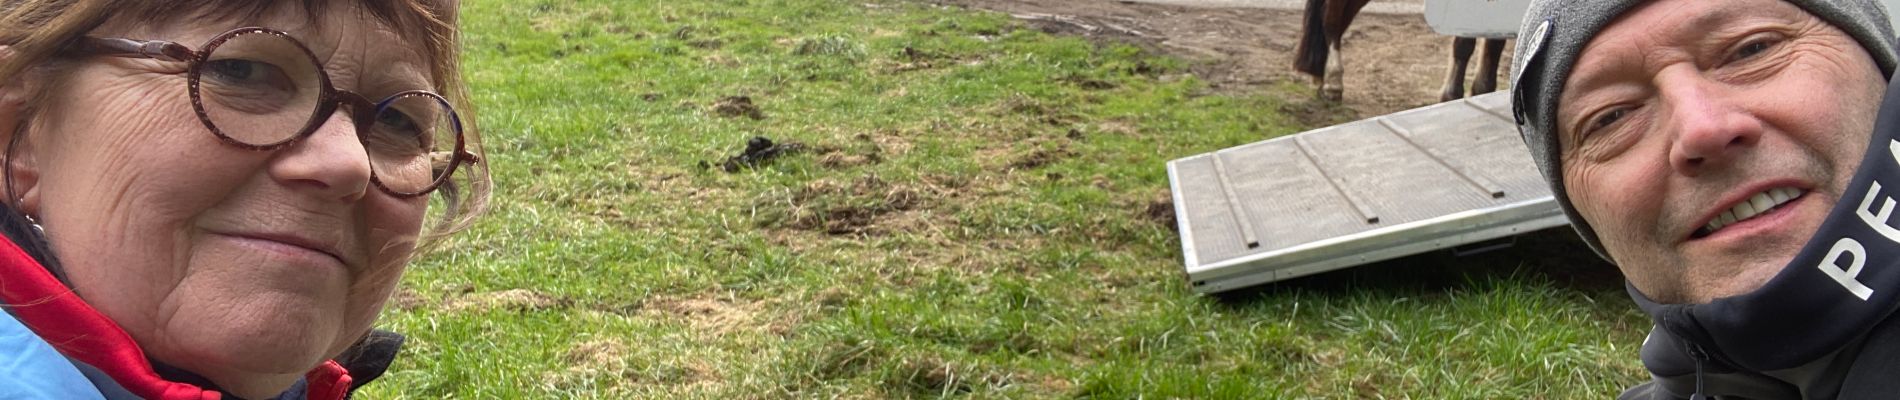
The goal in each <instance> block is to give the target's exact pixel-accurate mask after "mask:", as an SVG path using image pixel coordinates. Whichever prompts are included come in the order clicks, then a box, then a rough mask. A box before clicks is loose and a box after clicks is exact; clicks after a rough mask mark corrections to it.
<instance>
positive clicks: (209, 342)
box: [149, 299, 343, 381]
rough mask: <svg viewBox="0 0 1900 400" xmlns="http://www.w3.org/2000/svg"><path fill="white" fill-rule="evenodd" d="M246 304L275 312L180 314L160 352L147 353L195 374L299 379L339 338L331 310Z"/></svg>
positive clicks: (231, 309) (204, 310) (248, 309)
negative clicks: (277, 376) (291, 376)
mask: <svg viewBox="0 0 1900 400" xmlns="http://www.w3.org/2000/svg"><path fill="white" fill-rule="evenodd" d="M247 300H248V299H247ZM247 303H248V304H251V305H256V306H263V305H265V304H270V303H276V304H277V305H278V306H274V307H243V306H241V305H240V306H235V307H216V306H213V307H201V308H197V309H195V310H180V314H179V315H177V316H175V317H174V318H173V319H171V320H170V321H169V324H168V325H167V326H166V327H165V331H166V332H165V333H163V334H161V337H162V338H163V339H162V340H164V343H163V344H161V346H163V347H164V348H160V349H149V350H150V351H152V353H153V354H152V355H153V356H154V357H155V358H157V359H158V360H159V361H160V362H165V363H167V364H173V365H176V366H178V367H182V368H185V369H186V370H189V371H192V372H195V373H200V374H207V375H208V374H214V373H215V374H258V375H271V374H293V375H301V374H303V373H304V372H306V371H309V370H310V368H311V367H313V366H315V365H316V364H317V363H319V362H322V361H323V360H324V359H325V358H327V357H329V356H330V354H328V353H330V352H331V351H332V348H334V347H336V346H335V345H334V344H335V343H336V342H337V338H338V337H339V336H341V335H340V332H339V330H340V328H341V327H340V326H338V325H339V324H338V323H339V322H341V321H342V320H343V317H342V315H341V313H340V312H332V311H329V310H334V308H329V307H321V306H298V307H284V306H283V305H291V304H298V303H301V302H297V301H282V300H279V301H278V302H263V301H255V302H247ZM260 303H261V304H260ZM211 371H219V372H211ZM207 377H208V378H213V381H219V379H217V377H211V376H207Z"/></svg>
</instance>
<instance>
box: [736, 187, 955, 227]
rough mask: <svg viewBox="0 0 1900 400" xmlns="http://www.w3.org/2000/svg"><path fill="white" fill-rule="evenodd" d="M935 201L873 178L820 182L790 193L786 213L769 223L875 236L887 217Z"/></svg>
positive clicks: (913, 191)
mask: <svg viewBox="0 0 1900 400" xmlns="http://www.w3.org/2000/svg"><path fill="white" fill-rule="evenodd" d="M931 197H934V196H933V195H932V194H931V193H929V192H926V191H923V190H919V189H917V188H914V187H912V186H910V185H905V184H892V183H888V182H885V181H884V180H883V179H879V178H878V177H877V176H875V175H866V176H863V177H861V178H858V179H856V180H853V181H851V182H849V183H839V182H837V181H833V180H829V179H820V180H817V181H813V182H812V183H810V184H807V185H805V187H804V188H801V189H798V190H797V191H796V192H795V193H793V195H792V197H791V199H790V201H789V203H790V204H789V205H788V206H789V208H790V209H789V210H787V211H785V212H783V213H782V214H783V215H778V216H776V217H768V221H770V222H772V223H777V224H780V225H782V226H784V227H788V228H792V229H798V230H807V231H820V232H824V233H826V234H830V235H874V234H883V233H886V232H887V231H886V230H883V229H878V225H879V224H880V223H881V222H884V221H886V220H888V219H889V218H890V217H892V216H894V215H896V214H900V213H905V212H909V211H912V210H916V209H918V208H920V207H921V206H923V205H924V204H925V203H927V202H928V200H929V198H931Z"/></svg>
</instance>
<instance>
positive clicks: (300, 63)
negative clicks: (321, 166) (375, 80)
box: [194, 31, 460, 194]
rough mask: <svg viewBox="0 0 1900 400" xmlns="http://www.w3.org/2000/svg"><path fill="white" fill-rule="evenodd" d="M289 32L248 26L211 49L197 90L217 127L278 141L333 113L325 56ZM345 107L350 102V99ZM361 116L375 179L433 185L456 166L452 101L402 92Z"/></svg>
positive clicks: (406, 186) (246, 137)
mask: <svg viewBox="0 0 1900 400" xmlns="http://www.w3.org/2000/svg"><path fill="white" fill-rule="evenodd" d="M292 40H293V39H291V38H290V37H288V36H284V35H279V34H273V33H270V32H263V31H257V32H243V33H238V34H235V35H233V36H230V37H228V39H227V40H224V41H222V42H219V43H214V44H213V45H212V46H213V47H211V48H208V49H205V52H206V54H207V55H206V56H205V58H204V61H203V62H202V63H200V64H199V66H198V69H199V71H198V81H197V82H198V86H197V90H195V91H194V93H195V95H196V96H198V98H197V99H195V100H197V103H198V104H200V105H201V107H202V110H203V111H204V114H205V115H206V117H207V118H208V119H209V123H210V124H211V125H212V130H213V132H215V133H218V134H219V135H222V136H224V137H226V138H228V139H231V140H235V141H237V142H241V143H244V144H248V145H253V146H260V147H262V146H274V145H278V144H282V143H284V142H288V141H290V140H294V139H296V138H297V137H299V136H301V135H303V134H304V133H305V132H304V130H305V129H306V128H311V127H314V124H313V122H319V121H318V119H323V118H327V117H328V116H327V115H319V113H320V112H321V111H322V109H323V108H324V107H323V106H324V104H322V103H323V100H324V98H323V97H324V78H323V76H324V75H323V70H322V67H321V65H322V64H321V63H319V62H318V61H317V60H316V59H315V58H313V57H311V55H310V53H309V52H308V51H306V50H304V48H303V47H302V46H300V45H298V44H297V43H296V42H294V41H292ZM345 109H347V107H345ZM375 111H376V115H373V116H364V115H354V116H352V117H353V118H372V119H371V120H370V121H368V122H367V123H365V122H364V121H358V123H357V126H358V127H364V128H362V129H359V130H358V131H359V132H358V135H361V139H362V142H363V147H364V149H365V150H366V152H367V153H368V154H369V163H370V167H371V170H372V171H373V173H374V175H375V177H376V179H377V180H378V181H379V182H380V183H381V184H382V185H383V186H384V187H385V188H387V189H388V190H390V191H392V192H396V193H398V194H414V193H418V192H422V191H425V190H429V189H431V188H433V187H434V186H435V185H436V183H437V182H438V181H440V180H442V178H444V176H445V175H447V174H448V173H450V169H449V167H450V163H451V162H452V161H453V157H452V155H453V154H454V152H455V150H456V140H458V138H459V137H460V135H459V134H458V132H457V131H458V129H459V127H458V125H457V123H456V121H455V113H454V110H453V109H452V108H451V107H450V106H449V104H448V101H447V100H444V99H443V98H441V97H440V96H437V95H434V94H431V93H426V92H404V93H400V94H397V95H395V96H391V97H389V98H387V99H384V100H383V101H381V102H380V103H378V104H377V105H376V110H375Z"/></svg>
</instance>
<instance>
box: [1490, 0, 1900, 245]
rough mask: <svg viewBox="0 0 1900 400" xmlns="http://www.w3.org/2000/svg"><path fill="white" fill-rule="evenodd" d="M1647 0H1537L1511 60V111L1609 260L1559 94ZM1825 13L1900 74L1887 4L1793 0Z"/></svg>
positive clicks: (1589, 239)
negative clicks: (1572, 159)
mask: <svg viewBox="0 0 1900 400" xmlns="http://www.w3.org/2000/svg"><path fill="white" fill-rule="evenodd" d="M1643 1H1644V0H1532V3H1531V7H1530V11H1529V12H1527V13H1525V14H1524V22H1523V27H1521V28H1519V29H1518V35H1517V39H1518V41H1517V50H1516V52H1515V53H1513V54H1515V56H1513V58H1514V59H1513V60H1512V64H1513V65H1512V66H1511V92H1512V93H1511V112H1512V113H1513V114H1515V115H1516V117H1517V131H1518V133H1519V134H1520V135H1523V137H1524V144H1525V145H1527V146H1529V147H1530V151H1531V159H1533V160H1535V161H1536V162H1537V169H1538V171H1540V172H1543V173H1544V180H1546V181H1549V182H1550V192H1551V193H1552V194H1554V195H1555V196H1556V197H1557V204H1558V205H1560V206H1562V207H1563V209H1564V214H1565V215H1568V216H1569V217H1570V223H1571V227H1573V228H1576V229H1577V234H1578V235H1581V236H1583V241H1584V242H1585V243H1588V244H1590V248H1591V249H1593V250H1596V252H1597V255H1599V256H1602V257H1603V259H1605V260H1610V262H1616V260H1614V259H1611V258H1610V253H1609V252H1608V251H1606V250H1604V248H1603V243H1602V241H1600V240H1599V239H1598V238H1597V234H1596V231H1595V230H1593V229H1591V228H1590V224H1589V223H1588V222H1586V221H1584V220H1583V216H1581V215H1577V208H1576V206H1573V205H1571V204H1570V196H1568V195H1566V194H1565V193H1566V192H1564V181H1563V172H1562V171H1560V170H1559V168H1560V167H1561V166H1562V163H1563V159H1562V157H1561V156H1560V155H1559V152H1558V151H1559V150H1560V149H1558V145H1559V144H1558V143H1559V142H1558V141H1557V136H1556V125H1557V121H1556V118H1557V98H1559V97H1562V96H1561V95H1562V94H1563V91H1564V81H1565V80H1568V79H1569V78H1570V72H1571V70H1572V68H1573V67H1575V66H1576V62H1577V58H1578V56H1579V55H1580V53H1582V52H1583V47H1584V45H1586V44H1589V43H1590V39H1591V38H1594V37H1596V35H1597V32H1599V31H1602V30H1603V28H1604V27H1605V26H1607V25H1609V24H1610V22H1611V21H1614V20H1616V18H1617V17H1618V16H1621V15H1623V13H1624V12H1626V11H1629V10H1630V9H1631V8H1634V7H1635V6H1636V5H1638V4H1641V3H1642V2H1643ZM1787 1H1788V2H1789V3H1793V4H1794V5H1796V6H1799V7H1801V9H1803V10H1806V11H1807V12H1808V13H1810V14H1814V15H1815V16H1817V17H1820V18H1821V20H1823V21H1827V22H1828V23H1829V24H1832V25H1834V27H1836V28H1840V29H1841V30H1842V31H1845V32H1847V34H1848V35H1849V36H1853V37H1854V39H1855V40H1857V41H1859V42H1860V45H1861V47H1863V48H1866V50H1867V53H1868V54H1870V55H1872V56H1873V59H1874V62H1875V63H1878V64H1880V70H1881V73H1882V74H1884V75H1886V76H1888V77H1892V76H1893V70H1894V66H1895V64H1896V63H1900V55H1896V53H1895V50H1894V45H1895V39H1894V34H1893V26H1892V25H1890V24H1889V22H1888V20H1887V10H1886V8H1885V7H1882V6H1881V5H1880V3H1879V2H1878V1H1876V0H1787Z"/></svg>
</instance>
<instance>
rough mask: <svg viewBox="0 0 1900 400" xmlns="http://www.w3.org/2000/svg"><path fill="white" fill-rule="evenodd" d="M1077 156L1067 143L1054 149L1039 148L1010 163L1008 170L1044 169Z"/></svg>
mask: <svg viewBox="0 0 1900 400" xmlns="http://www.w3.org/2000/svg"><path fill="white" fill-rule="evenodd" d="M1075 155H1076V153H1075V151H1073V150H1069V145H1068V144H1067V143H1062V144H1059V145H1057V146H1056V148H1053V149H1049V148H1037V149H1035V150H1032V151H1030V152H1029V153H1027V154H1023V155H1021V156H1017V157H1016V159H1015V160H1014V161H1010V162H1009V168H1008V170H1010V171H1017V170H1031V169H1037V168H1042V167H1045V166H1048V165H1049V164H1054V163H1056V162H1057V161H1062V159H1065V158H1069V157H1074V156H1075ZM1057 180H1059V179H1057Z"/></svg>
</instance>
